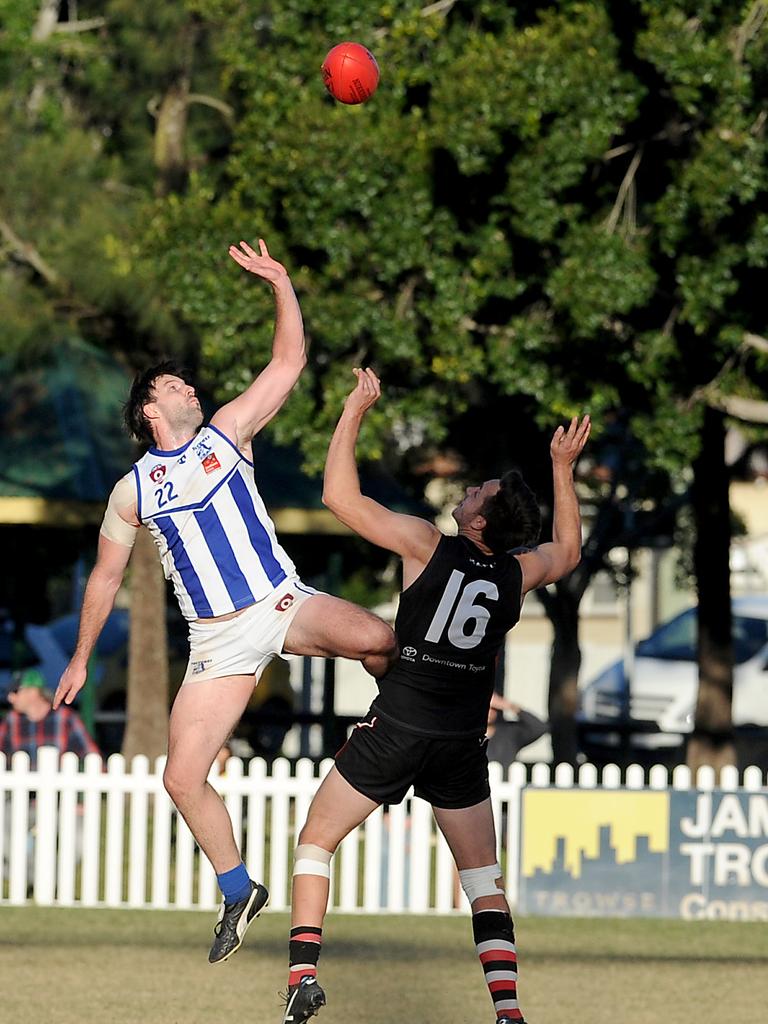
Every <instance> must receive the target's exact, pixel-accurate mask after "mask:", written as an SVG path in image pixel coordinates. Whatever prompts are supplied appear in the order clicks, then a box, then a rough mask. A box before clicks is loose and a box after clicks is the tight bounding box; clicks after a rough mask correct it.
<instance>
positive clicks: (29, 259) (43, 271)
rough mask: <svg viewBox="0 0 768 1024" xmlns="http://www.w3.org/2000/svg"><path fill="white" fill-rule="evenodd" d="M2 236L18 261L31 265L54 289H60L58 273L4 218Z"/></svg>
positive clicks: (0, 227) (0, 226) (0, 229)
mask: <svg viewBox="0 0 768 1024" xmlns="http://www.w3.org/2000/svg"><path fill="white" fill-rule="evenodd" d="M0 235H2V236H3V238H4V239H5V241H6V243H7V244H8V245H9V247H10V249H11V251H12V252H13V254H14V255H15V256H16V257H18V259H20V260H23V262H24V263H27V264H29V266H30V267H32V269H33V270H35V271H36V272H37V273H38V274H39V275H40V277H42V278H43V279H44V280H45V281H47V282H48V284H50V285H51V286H52V287H54V288H57V289H58V288H59V287H60V286H61V278H60V276H59V274H58V273H57V271H55V270H54V269H53V267H52V266H51V265H50V264H49V263H47V262H46V260H44V259H43V257H42V256H41V255H40V253H39V252H38V251H37V249H36V248H35V247H34V245H32V244H31V243H30V242H25V241H24V240H23V239H21V238H19V236H18V235H17V234H16V232H15V231H14V230H13V228H12V227H11V225H10V224H9V223H8V221H7V220H5V218H4V217H2V216H0Z"/></svg>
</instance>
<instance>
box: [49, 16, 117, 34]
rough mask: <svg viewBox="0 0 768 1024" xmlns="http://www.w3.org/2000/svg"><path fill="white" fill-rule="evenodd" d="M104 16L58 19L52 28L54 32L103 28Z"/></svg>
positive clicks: (104, 23) (89, 30) (87, 30)
mask: <svg viewBox="0 0 768 1024" xmlns="http://www.w3.org/2000/svg"><path fill="white" fill-rule="evenodd" d="M106 24H107V19H106V18H83V19H82V21H60V22H58V23H57V25H56V27H55V28H54V30H53V31H54V32H56V33H67V32H69V33H74V32H91V31H92V30H93V29H95V28H103V27H104V26H105V25H106Z"/></svg>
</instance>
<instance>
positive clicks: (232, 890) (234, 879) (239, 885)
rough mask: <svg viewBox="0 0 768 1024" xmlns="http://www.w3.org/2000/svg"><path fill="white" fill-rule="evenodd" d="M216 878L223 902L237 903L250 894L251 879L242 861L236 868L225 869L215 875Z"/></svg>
mask: <svg viewBox="0 0 768 1024" xmlns="http://www.w3.org/2000/svg"><path fill="white" fill-rule="evenodd" d="M216 878H217V880H218V883H219V888H220V889H221V892H222V895H223V896H224V902H225V903H227V904H231V903H239V902H240V900H244V899H247V898H248V897H249V896H250V894H251V880H250V878H249V877H248V872H247V871H246V869H245V864H243V862H242V861H240V863H239V864H238V865H237V867H236V868H232V870H231V871H225V872H224V873H223V874H222V875H216Z"/></svg>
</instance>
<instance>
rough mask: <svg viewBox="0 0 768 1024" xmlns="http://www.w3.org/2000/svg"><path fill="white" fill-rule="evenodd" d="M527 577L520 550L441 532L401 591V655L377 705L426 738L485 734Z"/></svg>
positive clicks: (382, 683)
mask: <svg viewBox="0 0 768 1024" xmlns="http://www.w3.org/2000/svg"><path fill="white" fill-rule="evenodd" d="M522 581H523V573H522V569H521V568H520V563H519V562H518V560H517V558H515V556H514V555H510V554H502V555H484V554H483V553H482V552H481V551H480V549H479V548H478V547H477V546H476V545H475V544H473V543H472V541H470V540H467V539H466V537H442V538H441V540H440V542H439V543H438V545H437V547H436V548H435V552H434V554H433V555H432V558H431V559H430V561H429V562H428V564H427V565H426V566H425V568H424V571H423V572H422V574H421V575H420V576H419V577H418V579H416V580H414V582H413V583H412V584H411V585H410V586H409V587H408V588H407V589H406V590H404V591H403V593H402V595H401V597H400V608H399V610H398V613H397V619H396V621H395V632H396V633H397V639H398V641H399V643H400V659H399V661H398V662H396V664H395V665H394V667H393V668H392V669H391V670H390V671H389V672H388V673H387V675H386V676H384V678H383V679H381V680H379V690H380V692H379V696H378V697H377V698H376V700H375V701H374V702H373V705H372V708H371V710H372V711H373V712H374V713H376V714H381V715H383V716H384V717H385V718H389V719H391V720H392V721H394V722H396V723H397V724H399V725H401V726H402V727H403V728H407V729H411V730H412V731H413V732H418V733H421V734H422V735H426V736H482V735H483V734H484V733H485V728H486V724H487V721H488V705H489V702H490V699H491V694H492V693H493V681H494V673H495V666H496V656H497V654H498V652H499V648H500V647H501V645H502V643H503V642H504V637H505V636H506V634H507V632H508V630H510V629H511V628H512V627H513V626H514V625H515V623H516V622H517V621H518V619H519V618H520V605H521V603H522V594H521V588H522Z"/></svg>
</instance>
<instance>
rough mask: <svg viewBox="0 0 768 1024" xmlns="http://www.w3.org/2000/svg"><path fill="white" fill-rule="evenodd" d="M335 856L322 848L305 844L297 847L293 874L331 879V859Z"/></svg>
mask: <svg viewBox="0 0 768 1024" xmlns="http://www.w3.org/2000/svg"><path fill="white" fill-rule="evenodd" d="M332 856H333V854H331V853H329V852H328V850H324V849H323V848H322V846H315V845H314V844H313V843H304V844H302V845H300V846H297V847H296V853H295V854H294V863H293V874H294V876H295V875H319V876H320V878H330V877H331V857H332Z"/></svg>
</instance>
